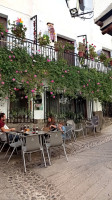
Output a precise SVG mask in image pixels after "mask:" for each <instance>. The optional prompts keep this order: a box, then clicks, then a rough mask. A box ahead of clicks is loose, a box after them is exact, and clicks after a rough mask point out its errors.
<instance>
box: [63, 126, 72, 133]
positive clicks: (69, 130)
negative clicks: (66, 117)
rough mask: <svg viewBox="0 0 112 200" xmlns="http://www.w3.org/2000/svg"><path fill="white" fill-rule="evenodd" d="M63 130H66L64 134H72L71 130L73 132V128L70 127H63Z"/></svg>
mask: <svg viewBox="0 0 112 200" xmlns="http://www.w3.org/2000/svg"><path fill="white" fill-rule="evenodd" d="M65 129H66V133H67V134H71V133H72V130H73V126H72V125H69V126H65Z"/></svg>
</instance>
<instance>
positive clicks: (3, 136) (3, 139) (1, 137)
mask: <svg viewBox="0 0 112 200" xmlns="http://www.w3.org/2000/svg"><path fill="white" fill-rule="evenodd" d="M0 141H1V149H0V152H2V150H3V148H4V147H5V145H6V144H7V137H6V133H3V132H0Z"/></svg>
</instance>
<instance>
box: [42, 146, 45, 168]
mask: <svg viewBox="0 0 112 200" xmlns="http://www.w3.org/2000/svg"><path fill="white" fill-rule="evenodd" d="M42 155H43V160H44V165H45V167H46V160H45V156H44V150H43V148H42Z"/></svg>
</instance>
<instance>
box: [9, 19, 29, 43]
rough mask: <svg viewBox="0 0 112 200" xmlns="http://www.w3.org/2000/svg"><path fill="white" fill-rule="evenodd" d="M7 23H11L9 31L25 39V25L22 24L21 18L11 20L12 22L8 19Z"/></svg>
mask: <svg viewBox="0 0 112 200" xmlns="http://www.w3.org/2000/svg"><path fill="white" fill-rule="evenodd" d="M8 24H9V25H11V28H10V29H11V32H12V33H13V34H14V35H15V36H16V37H17V38H22V39H25V33H26V30H27V28H26V27H25V25H23V21H22V20H21V18H20V19H19V18H18V19H17V20H16V21H14V22H13V24H11V23H10V20H9V21H8Z"/></svg>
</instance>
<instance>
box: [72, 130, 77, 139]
mask: <svg viewBox="0 0 112 200" xmlns="http://www.w3.org/2000/svg"><path fill="white" fill-rule="evenodd" d="M72 135H73V138H74V142H75V140H76V133H75V131H74V132H72Z"/></svg>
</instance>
